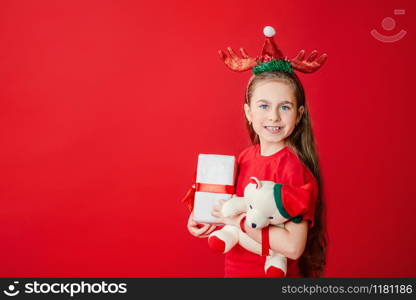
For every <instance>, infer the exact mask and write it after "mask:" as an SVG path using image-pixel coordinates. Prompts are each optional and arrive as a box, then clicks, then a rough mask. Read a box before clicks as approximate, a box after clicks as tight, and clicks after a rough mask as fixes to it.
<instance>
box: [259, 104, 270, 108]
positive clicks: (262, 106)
mask: <svg viewBox="0 0 416 300" xmlns="http://www.w3.org/2000/svg"><path fill="white" fill-rule="evenodd" d="M259 107H260V108H261V109H267V108H268V107H269V106H268V105H267V104H261V105H260V106H259Z"/></svg>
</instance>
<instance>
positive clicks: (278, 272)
mask: <svg viewBox="0 0 416 300" xmlns="http://www.w3.org/2000/svg"><path fill="white" fill-rule="evenodd" d="M276 185H277V184H276V183H274V182H272V181H259V180H258V179H257V178H256V177H251V178H250V183H249V184H248V185H247V186H246V188H245V189H244V197H236V196H233V197H232V198H231V199H230V200H228V201H226V202H225V203H224V205H223V207H222V211H221V212H222V214H223V216H224V217H230V216H234V215H238V214H240V213H243V212H246V219H245V222H246V224H247V225H248V226H250V227H252V228H257V229H262V228H266V227H267V226H269V225H275V226H281V227H284V225H283V223H285V222H286V221H288V219H287V218H285V217H284V216H282V214H281V213H280V211H279V208H278V207H277V206H278V205H277V204H276V202H275V193H276ZM237 243H239V244H240V245H241V246H242V247H243V248H245V249H246V250H248V251H250V252H253V253H256V254H258V255H262V253H263V255H267V256H266V263H265V266H264V270H265V273H266V275H267V276H268V277H285V275H286V272H287V258H286V257H285V256H284V255H282V254H280V253H276V252H273V251H272V250H271V249H262V245H261V244H260V243H258V242H256V241H255V240H253V239H252V238H250V237H249V236H248V235H247V234H246V233H244V232H243V231H242V230H241V229H240V228H238V227H236V226H231V225H225V226H224V227H223V228H222V229H220V230H217V231H214V232H213V233H211V234H210V236H209V238H208V244H209V246H210V247H211V248H213V249H215V250H217V251H219V252H222V253H226V252H228V251H229V250H231V248H233V247H234V246H235V245H236V244H237ZM262 250H263V251H262Z"/></svg>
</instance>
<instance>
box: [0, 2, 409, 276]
mask: <svg viewBox="0 0 416 300" xmlns="http://www.w3.org/2000/svg"><path fill="white" fill-rule="evenodd" d="M255 3H257V2H253V1H248V2H245V1H241V0H239V1H209V2H206V1H205V2H201V3H198V4H197V2H189V1H171V2H170V3H167V2H165V1H158V0H156V1H148V2H147V1H146V2H144V1H141V2H139V1H98V0H97V1H1V2H0V45H1V47H0V82H1V85H0V104H1V107H0V114H1V117H0V143H1V144H0V164H1V165H0V166H1V173H0V174H1V175H0V201H1V209H0V241H1V244H0V276H2V277H20V276H21V277H24V276H34V277H41V276H49V277H54V276H61V277H65V276H75V277H78V276H79V277H89V276H92V277H97V276H101V277H116V276H120V277H130V276H133V277H158V276H163V277H177V276H179V277H184V276H186V277H192V276H199V277H212V276H222V268H223V256H222V255H219V254H216V253H214V252H212V251H211V250H210V249H209V248H208V247H207V243H206V240H199V239H195V238H193V237H192V236H191V235H190V234H189V233H188V232H187V230H186V221H187V216H188V212H187V210H186V208H185V206H183V205H182V204H181V203H180V199H181V197H182V196H183V194H184V193H185V191H186V190H187V189H188V188H189V184H190V181H191V177H192V174H193V172H194V169H195V167H196V160H197V154H198V153H217V154H230V155H231V154H232V155H237V154H238V153H239V152H240V151H241V150H242V149H244V148H245V147H247V146H248V145H249V140H248V135H247V133H246V131H245V127H244V119H243V114H242V101H243V95H244V89H245V86H246V83H247V79H248V78H249V76H250V74H249V73H247V74H237V73H233V72H231V71H228V70H227V69H226V68H225V66H224V65H223V64H222V63H221V61H220V60H219V58H218V57H217V50H218V49H221V48H222V49H225V47H226V46H232V47H235V48H237V47H240V46H244V47H246V49H247V51H248V53H249V54H251V55H253V56H254V55H257V54H259V51H260V49H261V45H262V43H263V40H264V38H263V35H262V28H263V27H264V26H265V25H272V26H274V27H275V28H276V30H277V36H276V40H277V43H278V45H279V46H280V48H281V49H282V50H283V52H284V53H285V54H287V55H288V56H289V57H293V56H295V55H296V54H297V51H299V50H301V49H303V48H305V49H306V50H307V51H308V52H310V51H312V50H313V49H317V50H319V51H325V52H327V53H328V55H329V59H328V61H327V63H326V65H325V66H324V67H323V68H322V69H321V70H319V71H318V72H317V73H315V74H313V75H300V76H301V79H302V80H303V83H304V85H305V88H306V92H307V100H308V101H309V104H310V110H311V114H312V119H313V123H314V131H315V137H316V140H317V146H318V151H319V155H320V159H321V167H322V173H323V179H324V184H325V189H324V191H325V197H326V199H325V200H326V203H325V204H326V208H327V225H328V234H329V247H328V266H327V270H326V276H328V277H399V276H408V277H415V275H416V258H415V256H414V254H415V253H416V241H415V236H416V228H415V225H414V219H413V216H414V211H415V210H416V204H415V196H414V178H415V177H414V175H413V169H414V167H415V166H416V164H415V155H414V146H415V141H414V140H415V134H414V130H415V125H414V111H415V109H416V105H415V101H414V94H413V92H412V89H411V87H412V84H414V70H415V67H416V65H415V64H416V63H415V59H414V56H415V52H416V51H415V50H416V47H415V44H414V42H412V40H413V41H414V30H415V20H416V19H415V17H414V12H415V10H414V9H415V8H416V6H415V5H414V1H410V0H409V1H383V3H381V2H380V1H348V2H345V1H344V2H339V1H319V2H315V1H264V4H263V5H261V6H259V5H255ZM396 8H401V9H406V14H405V15H404V16H394V15H393V9H396ZM384 17H393V18H394V19H395V20H396V23H397V26H396V28H395V29H394V30H392V31H391V32H386V31H385V30H383V28H382V27H381V21H382V20H383V18H384ZM371 29H377V30H378V31H379V32H380V33H383V34H395V33H397V32H398V31H399V30H400V29H405V30H407V31H408V33H407V35H406V36H405V37H404V39H402V40H401V41H399V42H396V43H393V44H386V43H381V42H379V41H377V40H375V39H374V38H373V37H372V36H371V35H370V33H369V32H370V30H371Z"/></svg>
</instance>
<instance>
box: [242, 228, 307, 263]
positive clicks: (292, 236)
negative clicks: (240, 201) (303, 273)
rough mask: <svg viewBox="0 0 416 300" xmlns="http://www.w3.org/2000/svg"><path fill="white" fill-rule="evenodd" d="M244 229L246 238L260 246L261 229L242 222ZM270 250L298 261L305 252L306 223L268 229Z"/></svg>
mask: <svg viewBox="0 0 416 300" xmlns="http://www.w3.org/2000/svg"><path fill="white" fill-rule="evenodd" d="M243 226H244V229H245V230H246V233H247V235H248V236H250V237H251V238H252V239H253V240H255V241H256V242H258V243H260V244H261V229H254V228H251V227H249V226H247V225H246V224H245V222H244V225H243ZM269 228H270V230H269V243H270V249H271V250H273V251H274V252H277V253H280V254H283V255H284V256H286V257H288V258H290V259H298V258H299V257H300V256H301V255H302V253H303V250H305V245H306V237H307V235H308V222H307V221H305V220H304V221H302V222H300V223H299V224H296V223H294V222H287V223H285V227H284V228H282V227H276V226H270V227H269Z"/></svg>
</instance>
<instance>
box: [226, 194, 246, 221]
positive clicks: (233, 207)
mask: <svg viewBox="0 0 416 300" xmlns="http://www.w3.org/2000/svg"><path fill="white" fill-rule="evenodd" d="M245 211H247V205H246V201H245V200H244V197H236V196H234V197H232V198H231V199H230V200H228V201H226V202H225V203H224V205H223V206H222V210H221V213H222V215H223V216H224V217H226V218H228V217H231V216H234V215H237V214H240V213H243V212H245Z"/></svg>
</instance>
